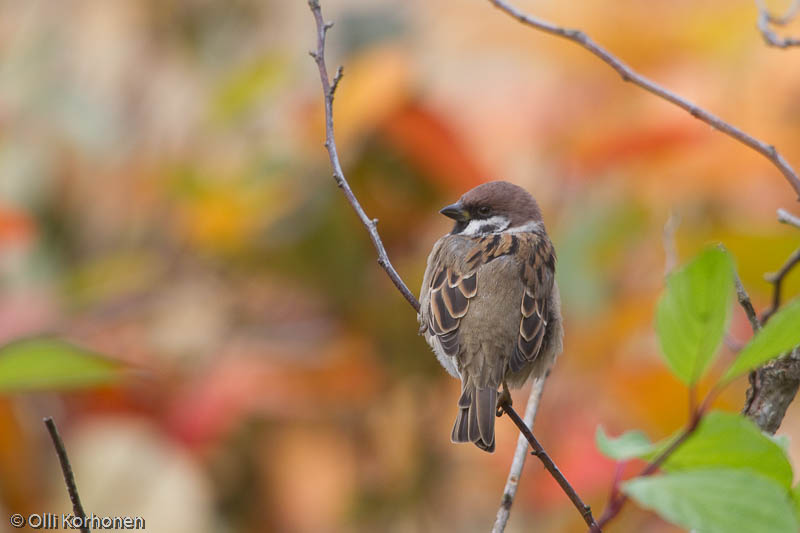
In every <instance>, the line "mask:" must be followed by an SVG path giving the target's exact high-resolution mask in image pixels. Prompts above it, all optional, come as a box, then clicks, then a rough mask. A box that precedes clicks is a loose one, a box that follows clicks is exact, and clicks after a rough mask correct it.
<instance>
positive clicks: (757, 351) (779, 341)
mask: <svg viewBox="0 0 800 533" xmlns="http://www.w3.org/2000/svg"><path fill="white" fill-rule="evenodd" d="M797 345H800V298H798V299H796V300H794V301H792V302H791V303H789V304H788V305H786V306H785V307H784V308H783V309H781V310H780V311H778V312H777V313H775V314H774V315H772V318H770V319H769V322H767V324H766V325H765V326H764V327H763V328H761V331H759V332H758V333H756V334H755V335H754V336H753V338H752V339H750V342H749V343H747V346H745V347H744V348H742V351H740V352H739V355H738V356H737V357H736V360H735V361H734V362H733V364H732V365H731V367H730V368H729V369H728V371H727V372H725V375H724V376H723V378H722V379H723V381H730V380H732V379H734V378H736V377H738V376H741V375H742V374H745V373H747V372H749V371H750V370H753V369H754V368H758V367H759V366H761V365H763V364H764V363H766V362H767V361H769V360H770V359H774V358H776V357H778V356H780V355H782V354H783V353H785V352H788V351H789V350H791V349H792V348H794V347H795V346H797Z"/></svg>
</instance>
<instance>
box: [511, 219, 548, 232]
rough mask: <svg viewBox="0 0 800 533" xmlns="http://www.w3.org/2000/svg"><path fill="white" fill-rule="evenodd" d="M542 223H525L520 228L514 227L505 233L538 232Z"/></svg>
mask: <svg viewBox="0 0 800 533" xmlns="http://www.w3.org/2000/svg"><path fill="white" fill-rule="evenodd" d="M542 227H543V226H542V223H541V222H537V221H533V220H532V221H530V222H526V223H525V224H523V225H521V226H514V227H513V228H508V231H507V233H526V232H531V231H539V230H541V229H542Z"/></svg>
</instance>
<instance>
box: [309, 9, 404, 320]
mask: <svg viewBox="0 0 800 533" xmlns="http://www.w3.org/2000/svg"><path fill="white" fill-rule="evenodd" d="M308 6H309V7H310V8H311V13H312V14H313V15H314V20H315V21H316V24H317V48H316V51H312V52H310V53H311V57H313V58H314V61H315V62H316V63H317V68H318V69H319V79H320V82H321V83H322V93H323V96H324V98H325V148H327V149H328V156H329V157H330V160H331V166H332V167H333V179H334V180H336V184H337V185H338V186H339V188H340V189H342V192H343V193H344V195H345V197H346V198H347V201H348V202H350V205H351V206H352V207H353V210H355V212H356V214H357V215H358V218H359V219H361V223H362V224H364V227H365V228H367V232H368V233H369V237H370V239H372V244H373V245H374V246H375V250H376V251H377V252H378V264H379V265H380V266H381V267H382V268H383V269H384V270H385V271H386V274H387V275H388V276H389V279H391V280H392V283H394V285H395V287H397V290H399V291H400V293H401V294H402V295H403V296H404V297H405V299H406V300H408V303H409V304H411V307H413V308H414V310H415V311H416V312H419V301H417V298H416V297H415V296H414V294H413V293H412V292H411V291H410V290H409V289H408V287H407V286H406V284H405V283H404V282H403V280H402V279H401V278H400V275H399V274H398V273H397V271H396V270H395V269H394V267H393V266H392V263H391V262H390V261H389V256H388V255H387V254H386V248H384V246H383V242H382V241H381V237H380V235H379V234H378V229H377V225H378V219H377V218H370V217H368V216H367V214H366V213H365V212H364V208H363V207H361V203H360V202H359V201H358V199H357V198H356V195H355V194H353V190H352V189H351V188H350V184H349V183H348V182H347V179H346V178H345V177H344V171H343V170H342V164H341V163H340V162H339V154H338V152H337V150H336V140H335V138H334V135H333V97H334V94H335V93H336V89H337V87H338V86H339V82H340V81H341V79H342V67H339V68H338V69H337V70H336V74H335V75H334V77H333V81H332V82H331V80H330V79H329V78H328V67H327V66H326V65H325V36H326V35H327V33H328V30H329V29H331V28H332V27H333V22H325V21H324V19H323V18H322V10H321V8H320V6H319V0H309V2H308Z"/></svg>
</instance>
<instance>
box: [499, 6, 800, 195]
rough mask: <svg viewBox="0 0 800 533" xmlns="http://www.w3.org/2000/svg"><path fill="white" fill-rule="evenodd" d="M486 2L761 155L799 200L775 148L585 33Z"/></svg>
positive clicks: (799, 188) (792, 175) (795, 181)
mask: <svg viewBox="0 0 800 533" xmlns="http://www.w3.org/2000/svg"><path fill="white" fill-rule="evenodd" d="M489 2H491V3H492V4H493V5H494V6H495V7H497V8H498V9H500V10H502V11H504V12H505V13H507V14H508V15H511V16H512V17H514V18H515V19H517V20H518V21H520V22H521V23H523V24H525V25H527V26H530V27H532V28H534V29H537V30H539V31H543V32H545V33H549V34H551V35H555V36H557V37H562V38H564V39H567V40H570V41H572V42H574V43H577V44H578V45H580V46H582V47H583V48H585V49H586V50H588V51H589V52H591V53H592V54H594V55H595V56H597V57H599V58H600V59H601V60H602V61H603V62H604V63H606V64H607V65H609V66H610V67H611V68H613V69H614V70H616V71H617V73H618V74H619V75H620V76H621V77H622V79H623V81H629V82H631V83H633V84H634V85H637V86H639V87H641V88H642V89H644V90H645V91H647V92H650V93H652V94H654V95H656V96H658V97H659V98H662V99H664V100H666V101H668V102H670V103H672V104H675V105H676V106H678V107H680V108H682V109H684V110H686V111H687V112H688V113H689V114H690V115H692V116H693V117H695V118H696V119H698V120H701V121H703V122H705V123H706V124H708V125H709V126H711V127H712V128H715V129H717V130H719V131H721V132H722V133H724V134H726V135H728V136H729V137H732V138H734V139H736V140H737V141H739V142H741V143H742V144H744V145H746V146H749V147H750V148H752V149H753V150H755V151H756V152H758V153H760V154H761V155H763V156H764V157H766V158H767V159H768V160H769V161H771V162H772V164H773V165H775V167H777V168H778V170H780V171H781V173H782V174H783V176H784V177H785V178H786V181H788V182H789V185H791V186H792V188H793V189H794V191H795V193H796V194H797V196H798V200H800V178H798V176H797V173H796V172H795V171H794V169H793V168H792V167H791V166H790V165H789V163H787V162H786V160H785V159H784V158H783V156H782V155H781V154H780V153H779V152H778V150H776V149H775V147H774V146H772V145H770V144H767V143H765V142H763V141H760V140H758V139H756V138H755V137H753V136H751V135H749V134H747V133H745V132H744V131H742V130H740V129H739V128H737V127H735V126H733V125H731V124H729V123H727V122H725V121H724V120H722V119H721V118H719V117H718V116H716V115H713V114H711V113H709V112H708V111H706V110H705V109H703V108H702V107H698V106H697V105H695V104H694V103H692V102H690V101H688V100H686V99H685V98H683V97H681V96H679V95H677V94H675V93H674V92H672V91H669V90H667V89H665V88H664V87H662V86H660V85H658V84H657V83H655V82H653V81H652V80H650V79H648V78H645V77H644V76H642V75H641V74H639V73H637V72H635V71H634V70H633V69H631V68H630V67H629V66H628V65H626V64H625V63H623V62H622V61H620V60H619V59H618V58H617V57H616V56H615V55H613V54H612V53H611V52H609V51H608V50H606V49H605V48H603V47H602V46H600V45H599V44H597V43H596V42H594V41H593V40H592V39H591V38H590V37H589V36H588V35H586V34H585V33H584V32H582V31H580V30H573V29H567V28H563V27H561V26H556V25H555V24H552V23H550V22H547V21H545V20H542V19H539V18H536V17H532V16H530V15H528V14H526V13H524V12H522V11H520V10H519V9H517V8H516V7H514V6H512V5H510V4H509V3H507V2H505V0H489Z"/></svg>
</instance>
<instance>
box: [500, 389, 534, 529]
mask: <svg viewBox="0 0 800 533" xmlns="http://www.w3.org/2000/svg"><path fill="white" fill-rule="evenodd" d="M543 390H544V378H540V379H537V380H535V381H534V382H533V385H531V393H530V396H529V397H528V405H527V407H526V408H525V418H524V422H525V425H526V426H527V427H529V428H532V427H533V421H534V419H535V418H536V411H537V410H538V409H539V400H540V399H541V397H542V391H543ZM527 457H528V439H527V438H526V437H525V435H524V434H523V433H520V434H519V438H518V439H517V449H516V450H515V451H514V459H513V460H512V461H511V469H510V470H509V472H508V479H507V480H506V487H505V489H503V499H502V500H501V502H500V508H499V509H498V510H497V519H496V520H495V522H494V526H493V527H492V533H503V531H505V529H506V524H507V523H508V517H509V515H510V514H511V505H512V504H513V503H514V497H515V496H516V495H517V487H518V486H519V477H520V475H521V474H522V467H524V466H525V459H526V458H527Z"/></svg>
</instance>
